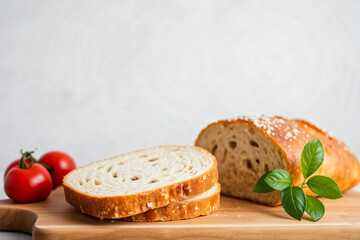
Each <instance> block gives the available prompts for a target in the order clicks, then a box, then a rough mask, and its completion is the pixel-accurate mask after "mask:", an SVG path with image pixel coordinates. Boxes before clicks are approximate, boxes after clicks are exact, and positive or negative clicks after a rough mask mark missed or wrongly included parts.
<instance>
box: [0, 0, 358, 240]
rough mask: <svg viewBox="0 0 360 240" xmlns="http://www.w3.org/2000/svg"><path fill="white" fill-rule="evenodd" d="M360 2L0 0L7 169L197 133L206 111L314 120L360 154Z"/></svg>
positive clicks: (177, 140) (0, 122) (0, 105)
mask: <svg viewBox="0 0 360 240" xmlns="http://www.w3.org/2000/svg"><path fill="white" fill-rule="evenodd" d="M359 12H360V1H356V0H354V1H350V0H349V1H329V0H323V1H220V2H219V1H31V2H29V1H3V0H1V1H0V81H1V85H0V110H1V117H0V133H1V134H0V146H1V150H0V161H1V164H0V172H1V173H3V171H4V170H5V167H6V166H7V164H8V163H9V162H10V161H12V160H14V159H16V158H17V157H18V156H19V150H20V149H34V148H38V152H37V156H40V155H41V154H43V153H45V152H46V151H49V150H54V149H59V150H63V151H66V152H68V153H69V154H71V155H72V156H73V157H74V158H75V159H76V162H77V164H78V165H79V166H80V165H84V164H87V163H90V162H92V161H95V160H98V159H102V158H105V157H110V156H113V155H117V154H120V153H124V152H128V151H132V150H135V149H139V148H145V147H149V146H154V145H160V144H188V145H192V144H193V142H194V139H195V138H196V136H197V134H198V133H199V131H200V130H201V129H202V128H203V127H205V126H206V125H207V124H208V123H210V122H212V121H215V120H218V119H223V118H227V117H232V116H236V115H239V114H253V113H265V114H268V115H274V114H279V115H283V116H286V117H298V118H305V119H308V120H311V121H313V122H315V123H316V124H318V125H319V126H320V127H323V128H325V129H326V130H328V131H330V132H332V133H333V134H334V135H335V136H336V137H338V138H339V139H341V140H343V141H345V142H346V143H347V144H348V145H349V147H350V149H352V150H353V152H354V153H355V154H356V155H357V156H360V138H359V136H358V135H359V133H360V125H359V122H360V113H359V105H360V67H359V62H360V15H359ZM2 180H3V179H2V177H0V185H1V186H2V185H3V182H2ZM358 189H359V188H358ZM0 198H5V194H4V192H3V190H1V191H0ZM11 236H13V235H11Z"/></svg>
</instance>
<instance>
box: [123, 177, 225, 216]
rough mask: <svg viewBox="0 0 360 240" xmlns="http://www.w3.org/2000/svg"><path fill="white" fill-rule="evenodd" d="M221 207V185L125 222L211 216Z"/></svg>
mask: <svg viewBox="0 0 360 240" xmlns="http://www.w3.org/2000/svg"><path fill="white" fill-rule="evenodd" d="M219 207H220V184H219V183H217V184H216V185H215V186H213V187H212V188H211V189H210V190H208V191H206V192H204V193H202V194H199V195H196V196H194V197H191V198H188V199H185V200H181V201H179V202H175V203H172V204H169V205H167V206H164V207H161V208H156V209H151V210H148V211H146V212H144V213H140V214H137V215H134V216H130V217H126V218H124V220H125V221H133V222H155V221H174V220H182V219H189V218H194V217H198V216H204V215H209V214H211V213H213V212H215V211H216V210H218V208H219Z"/></svg>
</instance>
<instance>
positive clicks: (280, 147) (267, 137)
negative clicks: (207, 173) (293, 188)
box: [195, 116, 360, 205]
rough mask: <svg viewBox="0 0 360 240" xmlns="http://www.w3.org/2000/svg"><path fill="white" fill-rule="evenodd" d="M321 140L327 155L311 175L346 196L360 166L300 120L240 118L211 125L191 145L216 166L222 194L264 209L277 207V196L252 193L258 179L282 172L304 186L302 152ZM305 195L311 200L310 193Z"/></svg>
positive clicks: (332, 140)
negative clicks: (326, 180)
mask: <svg viewBox="0 0 360 240" xmlns="http://www.w3.org/2000/svg"><path fill="white" fill-rule="evenodd" d="M312 139H319V140H320V141H321V143H322V145H323V147H324V150H325V159H324V162H323V164H322V166H321V167H320V168H319V169H318V170H317V171H316V172H315V173H314V175H324V176H327V177H330V178H332V179H333V180H335V181H336V182H337V184H338V185H339V187H340V189H341V190H342V191H345V190H347V189H350V188H352V187H353V186H355V185H356V184H357V183H359V181H360V164H359V162H358V160H357V159H356V157H355V156H354V154H353V153H352V152H351V151H350V150H349V149H348V148H347V147H346V145H345V144H344V143H342V142H340V141H339V140H337V139H335V138H333V137H331V136H329V135H328V134H327V133H326V132H324V131H322V130H320V129H319V128H317V127H316V126H314V125H313V124H311V123H309V122H306V121H304V120H290V119H286V118H282V117H266V116H259V117H256V116H255V117H240V118H238V119H234V120H224V121H219V122H215V123H212V124H210V125H209V126H207V127H206V128H205V129H204V130H202V132H201V133H200V134H199V136H198V138H197V140H196V142H195V145H196V146H199V147H202V148H204V149H207V150H209V151H210V152H212V154H213V155H215V157H216V159H217V161H218V170H219V182H220V184H221V191H222V193H224V194H226V195H230V196H234V197H238V198H244V199H248V200H252V201H256V202H259V203H262V204H266V205H278V204H280V192H279V191H274V192H271V193H266V194H262V193H255V192H253V189H254V186H255V184H256V182H257V181H258V179H259V178H260V177H261V176H262V175H263V174H265V173H266V172H268V171H271V170H273V169H276V168H281V169H285V170H287V171H289V172H290V174H291V175H292V177H293V180H294V184H295V185H298V184H300V183H302V181H303V175H302V171H301V162H300V160H301V152H302V149H303V147H304V146H305V144H306V143H307V142H308V141H310V140H312ZM304 191H305V194H310V195H314V194H313V193H312V192H311V191H310V190H309V189H305V190H304Z"/></svg>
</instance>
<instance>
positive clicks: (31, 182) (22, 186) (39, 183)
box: [4, 163, 52, 203]
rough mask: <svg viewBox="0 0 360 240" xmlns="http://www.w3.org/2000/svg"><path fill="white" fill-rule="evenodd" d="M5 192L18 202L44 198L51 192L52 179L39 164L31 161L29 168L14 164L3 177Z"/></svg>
mask: <svg viewBox="0 0 360 240" xmlns="http://www.w3.org/2000/svg"><path fill="white" fill-rule="evenodd" d="M4 189H5V193H6V195H8V197H9V198H10V199H12V200H13V201H15V202H18V203H28V202H35V201H40V200H44V199H46V198H47V197H48V196H49V194H50V193H51V189H52V180H51V176H50V173H49V172H48V170H47V169H46V168H45V167H43V166H42V165H41V164H38V163H32V164H31V165H30V167H29V168H20V167H19V166H17V167H16V166H15V167H13V168H11V169H10V171H9V172H8V174H7V175H6V177H5V185H4Z"/></svg>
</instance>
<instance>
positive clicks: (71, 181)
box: [63, 146, 218, 219]
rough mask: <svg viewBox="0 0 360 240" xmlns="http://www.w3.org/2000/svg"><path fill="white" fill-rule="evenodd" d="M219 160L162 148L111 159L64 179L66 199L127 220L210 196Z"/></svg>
mask: <svg viewBox="0 0 360 240" xmlns="http://www.w3.org/2000/svg"><path fill="white" fill-rule="evenodd" d="M217 179H218V174H217V163H216V159H215V157H214V156H213V155H211V154H210V153H209V152H207V151H206V150H204V149H201V148H198V147H192V146H159V147H153V148H149V149H145V150H140V151H136V152H132V153H128V154H124V155H120V156H117V157H113V158H109V159H105V160H102V161H98V162H95V163H92V164H89V165H87V166H85V167H81V168H78V169H75V170H73V171H72V172H70V173H69V174H68V175H66V176H65V178H64V182H63V185H64V191H65V198H66V201H67V202H68V203H70V204H71V205H73V206H74V207H76V208H78V209H80V210H81V211H82V212H83V213H87V214H89V215H92V216H95V217H98V218H100V219H103V218H123V217H127V216H131V215H135V214H139V213H142V212H145V211H147V210H149V209H154V208H159V207H163V206H166V205H169V204H171V203H174V202H177V201H180V200H182V199H186V198H189V197H193V196H195V195H198V194H201V193H203V192H206V191H207V190H209V189H210V188H212V187H213V186H214V185H215V183H216V182H217Z"/></svg>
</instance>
